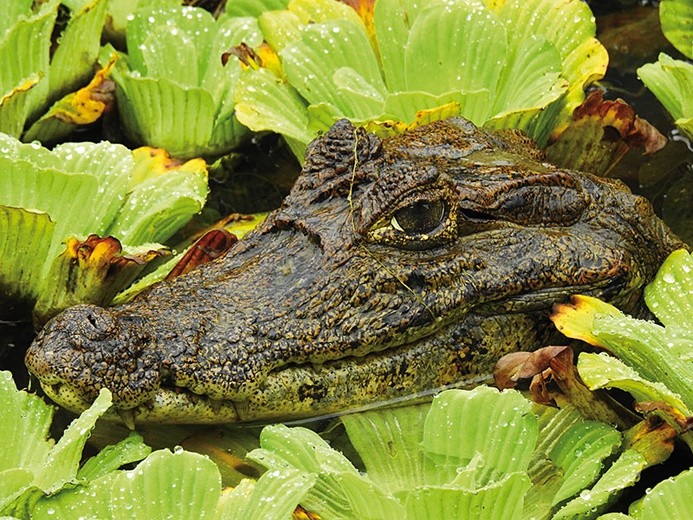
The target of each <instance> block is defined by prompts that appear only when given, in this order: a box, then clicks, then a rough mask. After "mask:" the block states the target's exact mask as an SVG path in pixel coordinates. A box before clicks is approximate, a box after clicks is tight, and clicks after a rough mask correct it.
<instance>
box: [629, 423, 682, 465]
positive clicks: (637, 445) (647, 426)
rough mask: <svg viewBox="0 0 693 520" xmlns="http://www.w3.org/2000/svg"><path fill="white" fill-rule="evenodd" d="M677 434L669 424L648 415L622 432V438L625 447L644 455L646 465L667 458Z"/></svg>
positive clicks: (657, 462)
mask: <svg viewBox="0 0 693 520" xmlns="http://www.w3.org/2000/svg"><path fill="white" fill-rule="evenodd" d="M677 435H678V432H677V431H676V429H675V428H673V427H672V426H671V425H670V424H667V423H666V422H664V421H662V420H661V419H659V418H658V417H656V416H654V415H650V416H648V417H647V418H646V419H645V420H644V421H640V422H639V423H637V424H636V425H635V426H633V427H632V428H630V429H629V430H627V431H626V432H624V440H625V446H626V447H627V448H631V449H634V450H637V451H638V452H639V453H641V454H642V455H643V456H644V457H645V459H646V460H647V463H648V466H653V465H655V464H659V463H661V462H664V461H665V460H667V459H668V458H669V455H671V453H672V452H673V451H674V441H675V440H676V437H677Z"/></svg>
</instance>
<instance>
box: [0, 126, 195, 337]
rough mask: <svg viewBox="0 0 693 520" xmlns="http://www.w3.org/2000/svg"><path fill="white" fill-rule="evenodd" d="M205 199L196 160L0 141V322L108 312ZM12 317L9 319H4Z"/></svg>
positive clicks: (103, 147)
mask: <svg viewBox="0 0 693 520" xmlns="http://www.w3.org/2000/svg"><path fill="white" fill-rule="evenodd" d="M206 196H207V170H206V165H205V163H204V161H203V160H202V159H195V160H191V161H188V162H186V163H183V162H180V161H173V160H171V159H170V158H169V157H168V156H167V155H166V153H165V152H164V151H163V150H156V149H152V148H141V149H138V150H135V151H134V152H132V151H130V150H128V149H127V148H125V147H124V146H121V145H116V144H112V143H108V142H101V143H66V144H62V145H59V146H56V147H55V148H54V149H53V150H50V151H49V150H47V149H45V148H43V147H41V146H40V145H39V144H38V143H32V144H23V143H20V142H19V141H18V140H16V139H14V138H12V137H10V136H7V135H4V134H0V298H2V302H3V305H2V309H3V312H4V313H5V314H6V315H5V316H3V317H4V318H5V319H8V318H13V317H14V318H17V317H20V318H21V317H25V316H26V314H27V312H31V310H32V309H33V311H34V317H35V319H36V321H37V322H38V323H42V322H43V321H45V319H47V318H48V317H50V316H52V315H53V314H54V313H56V312H57V311H59V310H61V309H62V308H64V307H66V306H68V305H72V304H76V303H81V302H92V303H99V304H107V303H109V302H110V300H111V299H112V298H113V296H114V295H115V294H116V293H117V292H118V291H120V290H122V289H123V288H125V287H127V286H128V285H129V284H130V283H131V282H132V280H133V279H134V278H135V277H136V276H137V275H138V274H139V273H140V272H141V271H142V269H143V268H144V267H145V266H146V264H147V263H148V262H150V261H151V260H153V259H155V258H157V257H159V256H162V255H167V254H168V250H167V249H166V248H164V247H163V246H162V245H161V244H162V243H163V242H165V241H166V240H168V239H169V238H170V237H171V235H173V233H175V232H176V231H177V230H178V229H179V228H180V227H181V226H183V225H184V224H185V223H187V222H188V221H189V220H190V218H191V217H192V216H193V215H194V214H196V213H198V212H199V211H200V209H201V208H202V206H203V205H204V202H205V199H206ZM7 314H9V316H7Z"/></svg>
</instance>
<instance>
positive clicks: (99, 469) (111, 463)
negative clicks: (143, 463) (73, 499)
mask: <svg viewBox="0 0 693 520" xmlns="http://www.w3.org/2000/svg"><path fill="white" fill-rule="evenodd" d="M151 451H152V449H151V448H150V447H149V446H147V445H146V444H144V442H143V441H142V436H141V435H140V434H138V433H135V432H131V433H130V435H128V436H127V437H126V438H125V439H123V440H122V441H120V442H119V443H118V444H115V445H111V446H106V447H105V448H103V449H102V450H101V451H99V452H98V453H97V454H96V455H94V456H93V457H91V458H90V459H88V460H87V461H86V462H85V463H84V465H83V466H82V467H81V468H80V469H79V471H78V472H77V478H78V479H81V480H84V481H86V482H91V481H93V480H96V479H97V478H100V477H103V476H104V475H106V474H107V473H109V472H111V471H114V470H116V469H118V468H120V467H122V466H124V465H125V464H130V463H132V462H137V461H140V460H142V459H144V458H145V457H146V456H147V455H149V454H150V453H151Z"/></svg>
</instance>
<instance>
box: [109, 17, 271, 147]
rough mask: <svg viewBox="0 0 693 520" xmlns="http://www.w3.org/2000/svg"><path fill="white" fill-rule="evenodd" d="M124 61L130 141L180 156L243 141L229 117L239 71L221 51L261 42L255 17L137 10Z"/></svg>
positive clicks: (121, 78)
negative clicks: (243, 44)
mask: <svg viewBox="0 0 693 520" xmlns="http://www.w3.org/2000/svg"><path fill="white" fill-rule="evenodd" d="M127 40H128V45H127V47H128V58H127V67H126V66H125V65H124V64H120V66H118V67H116V70H115V71H114V73H113V76H112V77H113V79H114V80H115V81H116V83H117V89H116V97H117V99H118V105H119V107H120V117H121V121H122V123H123V125H124V127H125V131H126V133H127V135H128V137H129V138H130V139H131V140H132V141H134V142H136V143H138V144H147V145H149V146H154V147H159V148H165V149H167V150H168V151H169V152H171V153H172V154H173V155H175V156H178V157H183V158H190V157H199V156H219V155H223V154H225V153H227V152H229V151H230V150H231V149H233V147H234V146H236V145H238V144H239V142H240V141H241V140H242V139H243V138H244V137H245V135H246V133H247V132H246V130H245V128H244V127H242V126H241V125H240V124H239V123H238V121H237V120H236V119H235V118H234V117H233V111H234V89H235V83H236V81H237V80H238V78H239V76H240V74H241V69H240V65H239V63H238V62H237V60H236V58H234V57H231V58H230V59H229V60H228V63H227V64H226V65H224V64H223V63H222V59H221V57H222V54H223V53H225V52H227V51H228V50H229V49H230V48H232V47H233V46H235V45H238V44H239V43H241V42H245V43H246V44H248V45H259V44H260V43H261V41H262V35H261V33H260V29H259V27H258V24H257V21H256V20H255V19H253V18H248V17H244V18H230V17H228V16H223V17H221V18H220V19H219V20H218V21H215V20H214V19H213V17H212V15H211V14H210V13H209V12H207V11H205V10H204V9H201V8H193V7H180V6H179V7H175V8H168V9H162V8H154V9H148V10H140V11H138V12H137V14H136V15H135V16H134V19H133V20H132V22H131V23H130V24H129V25H128V31H127Z"/></svg>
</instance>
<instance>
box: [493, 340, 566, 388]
mask: <svg viewBox="0 0 693 520" xmlns="http://www.w3.org/2000/svg"><path fill="white" fill-rule="evenodd" d="M569 348H570V347H544V348H540V349H539V350H535V351H534V352H513V353H511V354H507V355H505V356H503V357H502V358H500V359H499V360H498V362H497V363H496V367H495V369H494V371H493V379H494V381H495V384H496V386H497V387H498V388H500V389H501V390H503V389H506V388H514V387H515V386H516V384H517V382H518V381H519V380H520V379H530V378H533V377H534V376H536V375H539V374H542V373H543V372H544V371H545V370H546V369H547V368H549V367H550V363H551V360H552V359H553V358H554V357H556V356H557V355H558V354H560V353H561V352H563V351H564V350H565V349H569Z"/></svg>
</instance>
